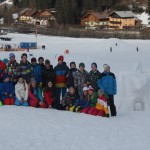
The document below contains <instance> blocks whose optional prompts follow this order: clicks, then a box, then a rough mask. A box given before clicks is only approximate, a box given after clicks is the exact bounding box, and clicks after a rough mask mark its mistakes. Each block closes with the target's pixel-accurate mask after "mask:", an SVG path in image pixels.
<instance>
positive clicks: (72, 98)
mask: <svg viewBox="0 0 150 150" xmlns="http://www.w3.org/2000/svg"><path fill="white" fill-rule="evenodd" d="M76 100H77V95H76V92H75V89H74V88H73V87H70V88H69V91H68V92H67V93H66V94H65V96H64V97H63V99H62V100H61V104H62V106H63V107H64V109H65V110H69V109H70V107H72V106H73V105H74V104H75V102H76Z"/></svg>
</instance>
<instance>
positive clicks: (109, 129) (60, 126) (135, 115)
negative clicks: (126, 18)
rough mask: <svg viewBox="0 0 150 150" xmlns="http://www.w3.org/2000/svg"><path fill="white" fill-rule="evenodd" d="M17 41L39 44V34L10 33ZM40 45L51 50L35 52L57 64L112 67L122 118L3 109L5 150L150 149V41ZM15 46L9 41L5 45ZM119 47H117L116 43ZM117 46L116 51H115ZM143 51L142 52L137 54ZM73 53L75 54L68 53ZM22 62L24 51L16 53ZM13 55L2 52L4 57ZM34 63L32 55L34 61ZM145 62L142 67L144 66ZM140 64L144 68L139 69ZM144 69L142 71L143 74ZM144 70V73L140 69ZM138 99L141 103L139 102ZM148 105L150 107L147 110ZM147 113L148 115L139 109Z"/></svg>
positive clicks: (56, 40)
mask: <svg viewBox="0 0 150 150" xmlns="http://www.w3.org/2000/svg"><path fill="white" fill-rule="evenodd" d="M7 36H9V37H12V38H13V39H12V42H11V43H16V44H19V42H28V41H30V42H35V41H36V38H35V35H29V34H28V35H25V34H8V35H7ZM37 41H38V45H39V46H40V45H42V44H45V45H46V50H41V49H39V50H31V51H30V54H33V56H35V57H37V58H38V57H39V56H43V57H44V58H45V59H46V58H48V59H50V60H51V63H52V64H53V65H54V66H55V65H56V64H57V57H58V56H59V55H61V54H63V55H64V56H65V61H66V62H67V64H68V65H69V63H70V62H71V61H76V62H77V66H78V64H79V63H80V62H85V64H86V65H85V66H86V70H87V71H90V65H91V63H92V62H97V64H98V69H99V70H100V71H101V72H102V71H103V68H102V65H103V64H104V63H107V64H109V65H110V66H111V70H112V72H114V73H115V74H116V77H117V83H118V94H117V96H115V103H116V106H117V117H114V118H113V117H111V118H109V119H108V118H101V117H94V116H90V115H85V114H78V113H71V112H61V111H57V110H52V109H47V110H45V109H36V108H23V107H15V106H11V107H7V106H4V107H0V120H1V121H0V127H1V128H0V129H1V131H0V136H1V140H0V150H1V149H2V150H10V149H11V150H20V149H22V150H26V149H28V150H47V149H53V150H59V149H61V150H76V149H82V150H84V149H87V150H97V149H100V150H109V149H111V150H120V149H122V150H143V149H149V148H150V138H149V135H150V130H149V124H150V117H149V116H150V111H149V110H150V105H149V100H150V94H149V91H150V86H149V85H150V69H149V66H150V62H149V56H150V50H149V47H150V41H149V40H119V39H107V40H106V39H88V38H87V39H86V38H85V39H82V38H66V37H51V36H42V35H38V38H37ZM2 43H9V42H0V45H1V44H2ZM116 43H117V44H118V46H117V47H116V45H115V44H116ZM110 47H112V50H113V52H112V53H111V52H110ZM137 47H138V49H139V52H137V51H136V50H137ZM66 49H68V50H69V51H70V54H69V55H67V54H64V50H66ZM14 53H15V54H16V58H17V60H18V61H19V60H20V56H21V54H22V53H23V52H14ZM8 56H9V52H0V59H3V58H8ZM29 59H30V57H29ZM139 63H140V64H139ZM139 66H140V67H139ZM138 67H139V70H140V71H137V68H138ZM140 68H141V69H140ZM136 100H137V101H136ZM143 104H144V106H143ZM135 110H142V111H135Z"/></svg>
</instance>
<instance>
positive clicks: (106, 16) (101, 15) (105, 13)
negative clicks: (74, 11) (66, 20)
mask: <svg viewBox="0 0 150 150" xmlns="http://www.w3.org/2000/svg"><path fill="white" fill-rule="evenodd" d="M88 15H93V16H95V17H96V18H97V19H99V20H100V19H107V18H108V16H109V14H108V13H107V12H102V13H96V12H92V13H88V14H86V15H84V16H83V17H82V18H85V17H86V16H88Z"/></svg>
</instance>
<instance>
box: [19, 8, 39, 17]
mask: <svg viewBox="0 0 150 150" xmlns="http://www.w3.org/2000/svg"><path fill="white" fill-rule="evenodd" d="M35 12H36V10H34V9H27V10H25V11H24V12H23V13H22V14H21V16H32V15H33V14H34V13H35Z"/></svg>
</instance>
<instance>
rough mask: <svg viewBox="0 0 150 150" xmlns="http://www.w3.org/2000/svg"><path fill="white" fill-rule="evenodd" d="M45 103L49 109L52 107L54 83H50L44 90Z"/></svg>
mask: <svg viewBox="0 0 150 150" xmlns="http://www.w3.org/2000/svg"><path fill="white" fill-rule="evenodd" d="M44 102H45V103H46V104H47V107H48V108H51V107H52V103H53V102H54V87H53V83H52V81H48V83H47V85H46V88H45V89H44Z"/></svg>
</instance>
